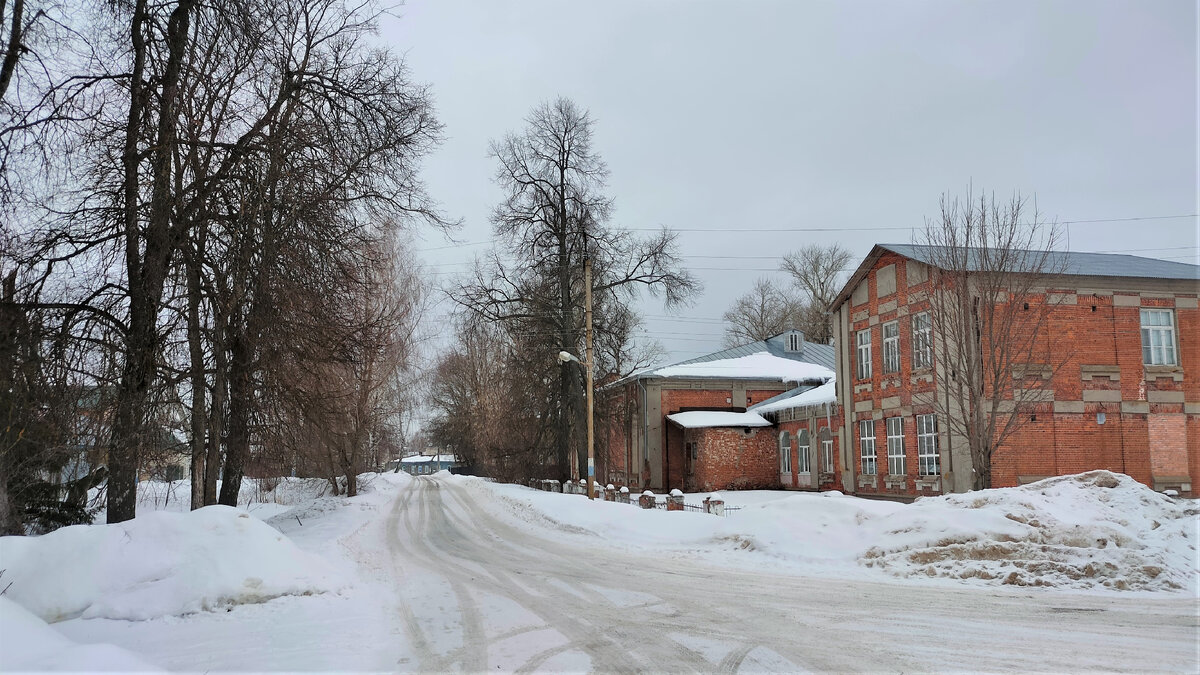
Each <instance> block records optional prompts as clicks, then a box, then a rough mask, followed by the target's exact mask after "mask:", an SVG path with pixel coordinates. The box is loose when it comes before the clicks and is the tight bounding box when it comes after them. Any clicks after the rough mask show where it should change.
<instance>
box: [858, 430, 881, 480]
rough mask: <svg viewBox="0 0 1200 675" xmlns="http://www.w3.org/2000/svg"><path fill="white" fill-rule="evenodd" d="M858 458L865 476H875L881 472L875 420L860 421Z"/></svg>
mask: <svg viewBox="0 0 1200 675" xmlns="http://www.w3.org/2000/svg"><path fill="white" fill-rule="evenodd" d="M868 432H870V434H871V435H870V436H868V435H867V433H868ZM858 456H859V458H860V460H861V464H860V465H861V467H862V473H863V475H864V476H874V475H875V474H876V472H877V471H878V470H879V467H878V456H877V455H876V454H875V420H860V421H859V423H858Z"/></svg>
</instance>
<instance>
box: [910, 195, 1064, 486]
mask: <svg viewBox="0 0 1200 675" xmlns="http://www.w3.org/2000/svg"><path fill="white" fill-rule="evenodd" d="M1058 238H1059V230H1058V228H1057V227H1056V226H1055V225H1054V224H1051V223H1046V222H1045V221H1043V220H1042V218H1041V214H1040V213H1038V211H1037V208H1036V205H1033V206H1032V207H1031V206H1030V204H1029V202H1028V201H1027V200H1026V199H1023V198H1022V197H1021V196H1020V195H1014V196H1013V197H1011V198H1010V199H1008V200H1006V201H998V200H997V199H996V197H995V196H994V195H991V196H989V195H986V194H983V193H981V194H980V195H978V197H976V195H974V194H973V193H972V192H971V191H968V194H967V195H966V196H965V197H964V198H962V199H961V200H960V199H959V198H951V197H949V196H948V195H943V196H942V199H941V212H940V214H939V216H938V217H937V218H936V219H930V220H928V221H927V222H926V226H925V231H924V234H923V236H922V238H921V244H923V246H924V247H925V250H924V254H925V256H926V259H927V260H928V262H929V267H930V270H929V273H930V291H929V314H930V322H931V325H932V331H933V334H934V336H935V339H934V346H933V349H934V361H935V364H936V368H937V371H938V377H939V383H940V386H939V390H940V391H938V392H937V393H936V394H930V395H928V396H927V397H926V398H927V399H930V400H926V401H924V402H925V403H926V404H928V405H932V406H933V408H934V409H935V411H936V412H937V415H938V419H939V420H942V421H943V423H944V424H945V425H946V430H947V431H948V432H949V433H950V435H951V437H956V438H961V439H964V440H965V442H966V443H967V445H968V447H969V448H970V453H971V465H972V468H973V470H974V476H973V480H972V484H973V487H974V488H975V489H977V490H980V489H986V488H989V487H991V485H992V460H993V458H994V457H995V455H996V453H997V451H998V450H999V449H1001V448H1003V447H1004V445H1005V443H1006V442H1007V441H1008V440H1009V439H1010V438H1011V437H1012V436H1013V434H1014V433H1016V432H1017V431H1018V430H1019V429H1020V428H1021V427H1022V426H1023V424H1025V423H1027V422H1028V420H1029V419H1030V415H1031V413H1032V412H1034V411H1036V410H1037V409H1038V406H1039V405H1044V404H1045V403H1044V401H1045V399H1044V397H1043V394H1044V389H1043V387H1044V386H1047V385H1048V384H1049V383H1050V382H1051V380H1052V379H1053V377H1054V375H1055V373H1056V372H1057V371H1058V370H1059V369H1060V368H1061V367H1062V365H1063V363H1064V362H1065V357H1064V353H1065V352H1067V351H1069V350H1060V349H1055V348H1054V346H1053V343H1054V341H1055V336H1053V335H1051V334H1050V332H1049V331H1048V330H1047V329H1048V325H1047V324H1048V321H1049V318H1050V314H1051V312H1052V311H1053V310H1054V307H1055V301H1054V300H1053V297H1052V296H1051V295H1050V294H1048V293H1047V286H1048V284H1049V283H1050V280H1051V277H1052V276H1053V275H1055V274H1060V273H1062V272H1063V271H1064V269H1065V265H1066V261H1067V258H1066V256H1065V255H1063V254H1059V253H1056V252H1054V251H1053V248H1054V246H1055V244H1056V242H1057V241H1058Z"/></svg>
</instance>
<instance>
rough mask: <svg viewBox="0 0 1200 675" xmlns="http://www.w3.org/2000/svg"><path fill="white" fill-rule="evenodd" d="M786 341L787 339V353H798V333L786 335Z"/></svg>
mask: <svg viewBox="0 0 1200 675" xmlns="http://www.w3.org/2000/svg"><path fill="white" fill-rule="evenodd" d="M787 339H788V351H789V352H798V351H800V334H799V333H788V337H787Z"/></svg>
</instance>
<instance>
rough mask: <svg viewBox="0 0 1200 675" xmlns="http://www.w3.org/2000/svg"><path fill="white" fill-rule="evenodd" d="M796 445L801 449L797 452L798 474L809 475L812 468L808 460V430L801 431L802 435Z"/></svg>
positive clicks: (797, 439)
mask: <svg viewBox="0 0 1200 675" xmlns="http://www.w3.org/2000/svg"><path fill="white" fill-rule="evenodd" d="M796 445H798V446H799V447H798V448H797V451H796V472H797V473H809V472H810V471H812V467H811V466H810V465H809V459H808V447H809V440H808V429H801V430H800V434H799V435H798V436H797V437H796Z"/></svg>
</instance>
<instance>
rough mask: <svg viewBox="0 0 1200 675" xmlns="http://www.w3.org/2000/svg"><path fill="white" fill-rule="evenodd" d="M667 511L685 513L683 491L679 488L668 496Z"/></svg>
mask: <svg viewBox="0 0 1200 675" xmlns="http://www.w3.org/2000/svg"><path fill="white" fill-rule="evenodd" d="M667 510H668V511H683V510H684V509H683V491H682V490H680V489H679V488H675V489H674V490H671V494H669V495H667Z"/></svg>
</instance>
